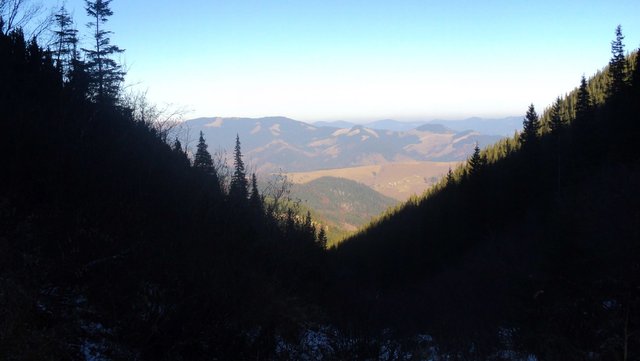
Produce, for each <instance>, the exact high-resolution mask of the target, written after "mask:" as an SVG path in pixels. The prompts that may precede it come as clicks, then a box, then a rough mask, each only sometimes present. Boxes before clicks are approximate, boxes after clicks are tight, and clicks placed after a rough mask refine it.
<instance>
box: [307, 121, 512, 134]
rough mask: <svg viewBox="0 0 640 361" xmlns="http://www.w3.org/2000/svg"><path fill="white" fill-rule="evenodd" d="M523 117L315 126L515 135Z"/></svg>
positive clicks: (319, 124) (325, 122)
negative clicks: (424, 128) (438, 128)
mask: <svg viewBox="0 0 640 361" xmlns="http://www.w3.org/2000/svg"><path fill="white" fill-rule="evenodd" d="M522 119H523V116H514V117H505V118H479V117H473V118H466V119H459V120H444V119H436V120H429V121H424V120H422V121H421V120H419V121H409V122H403V121H398V120H393V119H383V120H376V121H373V122H369V123H363V124H358V123H353V122H348V121H344V120H336V121H318V122H314V123H313V125H315V126H318V127H320V126H326V127H338V128H351V127H354V126H356V125H362V126H365V127H367V128H370V129H377V130H393V131H398V132H404V131H408V130H411V129H415V128H418V127H420V126H422V125H425V124H434V125H443V126H446V127H447V128H449V129H451V130H455V131H460V132H461V131H465V130H475V131H477V132H479V133H482V134H486V135H502V136H505V137H510V136H512V135H513V132H514V131H516V130H520V129H522Z"/></svg>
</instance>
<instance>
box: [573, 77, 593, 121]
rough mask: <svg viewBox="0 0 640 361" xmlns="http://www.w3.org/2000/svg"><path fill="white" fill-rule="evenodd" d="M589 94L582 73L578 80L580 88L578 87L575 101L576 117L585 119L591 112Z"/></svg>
mask: <svg viewBox="0 0 640 361" xmlns="http://www.w3.org/2000/svg"><path fill="white" fill-rule="evenodd" d="M592 106H593V105H592V102H591V95H590V94H589V87H588V86H587V79H585V77H584V75H583V76H582V79H581V80H580V88H578V100H577V102H576V119H577V120H578V121H580V120H586V119H587V118H588V117H589V114H591V108H592Z"/></svg>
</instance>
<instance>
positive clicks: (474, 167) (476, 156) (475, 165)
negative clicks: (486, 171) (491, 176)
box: [467, 143, 485, 177]
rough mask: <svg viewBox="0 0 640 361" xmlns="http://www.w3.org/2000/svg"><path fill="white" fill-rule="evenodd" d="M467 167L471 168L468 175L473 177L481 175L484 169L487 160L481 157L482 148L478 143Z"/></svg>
mask: <svg viewBox="0 0 640 361" xmlns="http://www.w3.org/2000/svg"><path fill="white" fill-rule="evenodd" d="M467 165H468V167H469V168H468V174H469V176H471V177H474V176H475V175H476V174H478V173H480V171H481V169H482V168H483V167H484V165H485V160H484V158H483V157H482V156H481V155H480V147H479V146H478V143H476V146H475V147H474V148H473V154H472V155H471V158H469V161H468V163H467Z"/></svg>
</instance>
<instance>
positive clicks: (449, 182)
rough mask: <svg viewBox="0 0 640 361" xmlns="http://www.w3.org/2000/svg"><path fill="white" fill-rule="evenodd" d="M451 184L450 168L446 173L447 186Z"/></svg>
mask: <svg viewBox="0 0 640 361" xmlns="http://www.w3.org/2000/svg"><path fill="white" fill-rule="evenodd" d="M451 183H453V172H452V171H451V167H449V170H448V171H447V184H451Z"/></svg>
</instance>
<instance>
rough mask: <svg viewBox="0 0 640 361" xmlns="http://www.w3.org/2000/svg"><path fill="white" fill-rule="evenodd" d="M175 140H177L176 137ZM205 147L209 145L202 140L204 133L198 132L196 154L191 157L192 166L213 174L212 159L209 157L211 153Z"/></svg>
mask: <svg viewBox="0 0 640 361" xmlns="http://www.w3.org/2000/svg"><path fill="white" fill-rule="evenodd" d="M176 142H178V140H177V139H176ZM207 148H209V146H208V145H207V142H206V141H205V140H204V134H203V133H202V132H200V137H199V138H198V145H197V147H196V155H195V157H194V159H193V167H194V168H196V169H200V170H201V171H203V172H204V173H207V174H215V170H214V168H213V159H211V154H210V153H209V151H208V150H207Z"/></svg>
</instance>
